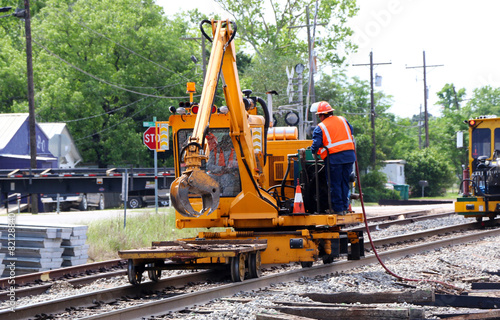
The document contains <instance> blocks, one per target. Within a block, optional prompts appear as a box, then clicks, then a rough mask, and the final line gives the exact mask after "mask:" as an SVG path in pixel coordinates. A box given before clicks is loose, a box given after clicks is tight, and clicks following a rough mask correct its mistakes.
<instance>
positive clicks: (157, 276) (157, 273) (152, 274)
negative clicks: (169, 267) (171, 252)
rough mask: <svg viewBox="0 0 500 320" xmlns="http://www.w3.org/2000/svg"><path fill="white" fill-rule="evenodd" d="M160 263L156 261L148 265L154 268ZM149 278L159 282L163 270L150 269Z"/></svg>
mask: <svg viewBox="0 0 500 320" xmlns="http://www.w3.org/2000/svg"><path fill="white" fill-rule="evenodd" d="M157 266H158V264H157V263H156V262H153V263H150V264H149V265H148V267H150V268H154V267H157ZM148 276H149V280H151V281H153V282H158V281H159V280H160V278H161V270H148Z"/></svg>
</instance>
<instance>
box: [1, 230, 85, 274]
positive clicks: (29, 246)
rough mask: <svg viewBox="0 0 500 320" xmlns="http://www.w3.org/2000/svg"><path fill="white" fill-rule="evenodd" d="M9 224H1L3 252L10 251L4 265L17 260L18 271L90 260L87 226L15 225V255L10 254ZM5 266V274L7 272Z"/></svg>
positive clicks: (75, 263)
mask: <svg viewBox="0 0 500 320" xmlns="http://www.w3.org/2000/svg"><path fill="white" fill-rule="evenodd" d="M7 228H8V226H7V225H5V224H0V231H2V234H3V235H2V236H0V243H1V245H2V247H1V248H0V253H4V254H7V255H6V256H5V258H4V259H3V263H2V264H3V266H6V265H9V263H11V262H15V265H16V268H15V271H16V275H22V274H26V273H32V272H39V271H47V270H51V269H57V268H61V267H62V266H63V267H64V266H73V265H78V264H83V263H86V262H87V259H86V258H88V256H87V249H88V246H86V245H85V240H86V239H87V236H86V233H87V226H28V225H16V227H15V228H16V232H15V255H13V256H11V255H9V254H8V251H7V247H8V241H9V239H8V238H7V232H6V231H7ZM7 271H8V270H4V271H3V273H2V276H3V277H6V276H8V274H7V273H8V272H7Z"/></svg>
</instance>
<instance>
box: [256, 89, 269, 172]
mask: <svg viewBox="0 0 500 320" xmlns="http://www.w3.org/2000/svg"><path fill="white" fill-rule="evenodd" d="M257 102H258V103H259V104H260V105H261V107H262V111H264V132H263V134H264V165H266V161H267V130H268V129H269V123H270V121H271V116H270V115H269V110H268V109H267V104H266V102H265V101H264V100H263V99H262V98H260V97H257Z"/></svg>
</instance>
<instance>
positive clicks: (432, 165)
mask: <svg viewBox="0 0 500 320" xmlns="http://www.w3.org/2000/svg"><path fill="white" fill-rule="evenodd" d="M405 160H406V166H405V176H406V181H407V183H408V184H409V185H410V191H411V194H413V195H416V196H417V197H420V196H421V195H422V187H421V186H420V185H419V183H418V182H419V181H420V180H427V182H429V185H428V186H427V187H425V188H424V196H428V197H429V196H430V197H435V196H440V195H443V194H444V193H445V192H446V189H447V188H448V187H450V186H451V184H452V183H453V172H452V170H451V166H450V164H449V162H448V161H447V159H445V158H444V156H443V155H442V154H439V152H438V151H437V150H435V149H432V148H425V149H423V150H415V151H413V152H412V153H411V154H410V155H409V156H408V157H407V158H406V159H405Z"/></svg>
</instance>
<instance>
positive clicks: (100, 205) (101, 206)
mask: <svg viewBox="0 0 500 320" xmlns="http://www.w3.org/2000/svg"><path fill="white" fill-rule="evenodd" d="M105 207H106V206H105V203H104V195H102V194H101V195H99V203H98V204H97V210H104V208H105Z"/></svg>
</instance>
